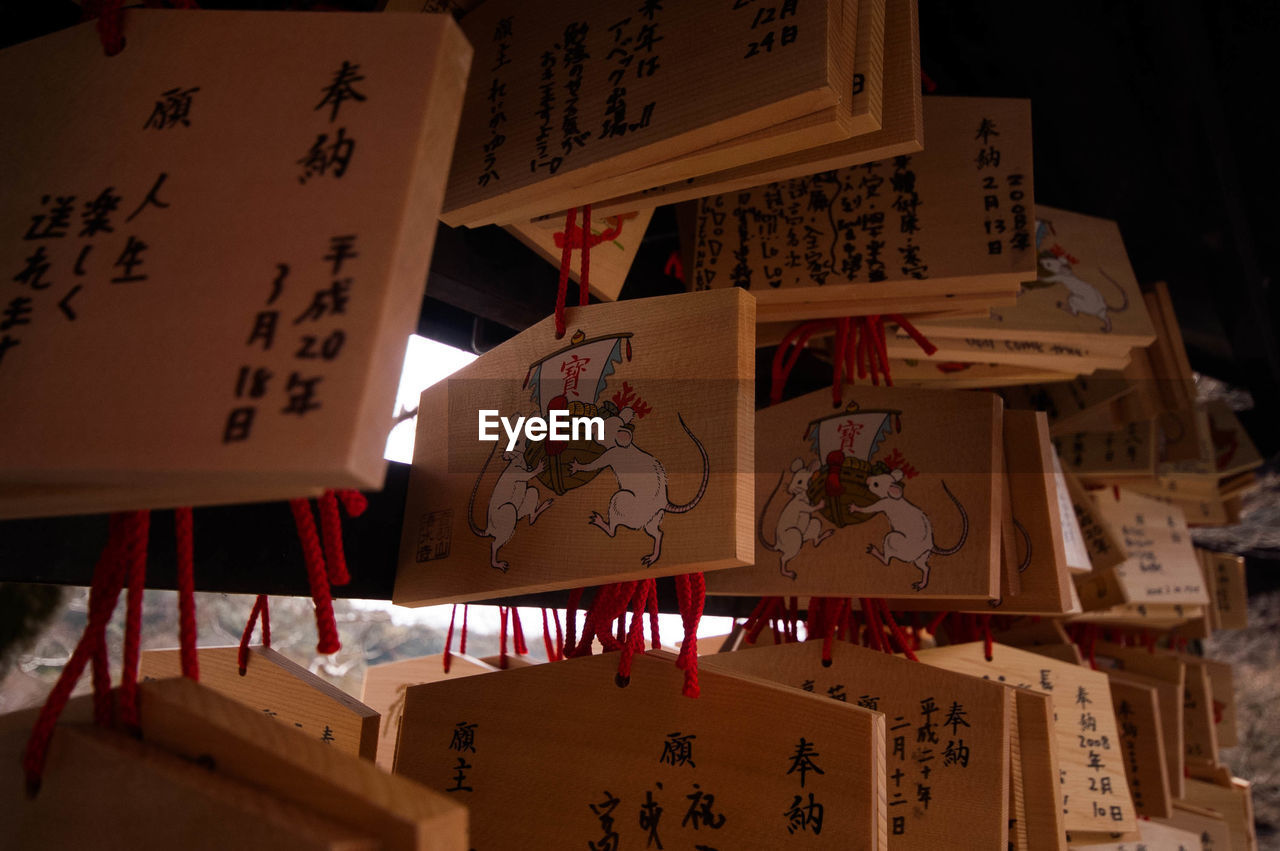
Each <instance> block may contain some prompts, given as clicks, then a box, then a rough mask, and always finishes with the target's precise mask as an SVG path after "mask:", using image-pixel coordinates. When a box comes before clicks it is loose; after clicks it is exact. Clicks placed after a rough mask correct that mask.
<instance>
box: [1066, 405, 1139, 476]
mask: <svg viewBox="0 0 1280 851" xmlns="http://www.w3.org/2000/svg"><path fill="white" fill-rule="evenodd" d="M1053 443H1054V446H1056V447H1057V449H1058V457H1059V458H1061V459H1062V466H1063V469H1065V470H1066V471H1067V472H1069V473H1072V474H1073V475H1075V476H1077V477H1078V478H1079V479H1080V480H1081V481H1083V482H1085V483H1086V484H1089V485H1094V486H1099V485H1109V484H1112V482H1113V481H1115V480H1120V479H1126V478H1135V477H1137V478H1149V477H1153V476H1155V472H1156V429H1155V421H1154V420H1147V421H1145V422H1140V423H1129V424H1128V425H1127V426H1125V427H1124V428H1123V429H1120V430H1118V431H1106V432H1077V433H1075V434H1058V435H1054V438H1053Z"/></svg>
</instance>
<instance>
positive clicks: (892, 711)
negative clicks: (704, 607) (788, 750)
mask: <svg viewBox="0 0 1280 851" xmlns="http://www.w3.org/2000/svg"><path fill="white" fill-rule="evenodd" d="M700 665H701V670H702V671H709V670H714V671H721V672H724V673H729V674H740V675H742V674H745V675H747V676H750V677H758V678H760V679H763V680H768V681H770V682H776V683H781V684H783V685H787V686H792V687H794V688H796V689H800V690H803V691H808V692H812V693H813V694H816V695H820V696H821V695H825V696H826V697H830V698H833V699H835V700H840V701H846V702H849V703H855V704H857V705H858V706H862V707H865V708H867V709H872V710H875V711H877V712H883V713H884V718H885V730H886V732H885V735H886V743H885V749H886V751H887V752H888V758H887V760H888V761H887V763H886V766H885V770H886V771H887V772H888V816H889V847H890V848H924V849H931V848H935V847H937V846H938V844H939V843H942V844H946V843H947V842H948V841H954V840H955V833H954V831H955V825H956V824H957V823H959V822H961V821H963V823H964V824H965V826H966V827H965V834H966V841H968V842H971V843H973V846H974V847H995V845H997V844H998V843H999V842H1000V841H1001V839H1003V838H1004V837H1005V836H1007V832H1008V819H1009V811H1008V794H1007V789H1008V787H1009V761H1010V755H1009V739H1010V725H1011V723H1012V713H1013V693H1012V691H1011V690H1010V689H1006V688H1002V687H1001V686H999V685H997V684H995V683H992V682H988V681H984V680H981V679H978V678H977V677H969V676H965V675H963V674H953V673H951V672H949V671H938V670H936V669H934V668H932V667H929V666H922V665H921V664H920V663H918V662H909V661H907V660H906V659H901V658H897V657H894V656H889V655H886V654H885V653H881V652H880V651H877V650H868V649H865V648H862V647H858V646H856V645H852V644H848V643H845V642H835V643H834V645H833V646H832V648H831V658H830V659H829V660H827V661H825V662H824V660H823V649H822V642H821V641H804V642H794V643H790V644H780V645H775V646H772V647H769V646H759V647H752V648H748V649H743V650H739V651H737V652H734V653H717V654H715V655H713V656H708V657H706V658H705V659H703V660H701V661H700ZM997 794H1004V796H1005V798H1004V800H1005V805H1004V806H1000V805H998V799H997Z"/></svg>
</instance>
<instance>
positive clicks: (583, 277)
mask: <svg viewBox="0 0 1280 851" xmlns="http://www.w3.org/2000/svg"><path fill="white" fill-rule="evenodd" d="M596 243H597V240H596V238H595V237H594V236H593V235H592V234H591V205H590V204H583V205H582V270H581V272H580V273H579V274H578V304H580V305H582V304H586V303H587V302H588V301H590V300H591V298H590V286H589V285H588V283H587V282H588V281H589V280H591V246H592V245H594V244H596Z"/></svg>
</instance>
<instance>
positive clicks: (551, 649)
mask: <svg viewBox="0 0 1280 851" xmlns="http://www.w3.org/2000/svg"><path fill="white" fill-rule="evenodd" d="M542 646H543V647H545V648H546V650H547V661H548V662H554V661H556V648H555V645H554V644H552V643H551V624H550V623H549V622H548V621H547V607H546V606H543V607H542Z"/></svg>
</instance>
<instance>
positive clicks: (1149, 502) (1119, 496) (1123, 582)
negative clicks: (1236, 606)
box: [1076, 489, 1209, 610]
mask: <svg viewBox="0 0 1280 851" xmlns="http://www.w3.org/2000/svg"><path fill="white" fill-rule="evenodd" d="M1094 506H1095V508H1096V510H1097V511H1098V513H1099V514H1100V515H1102V516H1103V517H1104V518H1106V522H1107V524H1108V525H1109V526H1110V527H1111V528H1113V529H1121V530H1122V531H1123V535H1124V548H1125V551H1126V552H1127V553H1128V554H1129V557H1128V558H1127V559H1126V560H1125V561H1124V562H1122V563H1120V564H1119V565H1117V566H1115V567H1113V568H1109V569H1107V570H1103V571H1094V572H1093V573H1090V574H1084V575H1081V576H1077V577H1076V584H1077V587H1078V588H1079V590H1080V600H1081V602H1082V603H1083V605H1084V607H1085V609H1086V610H1092V609H1099V608H1107V607H1109V606H1111V605H1115V604H1120V603H1146V604H1152V603H1160V604H1177V603H1181V604H1184V605H1186V604H1190V605H1206V604H1208V602H1209V595H1208V592H1207V591H1206V589H1205V584H1204V577H1203V576H1202V575H1201V573H1200V565H1199V562H1198V561H1197V559H1196V556H1195V552H1194V550H1193V549H1192V545H1191V534H1190V532H1189V531H1188V529H1187V524H1186V520H1185V519H1184V517H1183V514H1182V511H1181V510H1180V509H1179V508H1178V507H1177V506H1173V505H1169V504H1167V503H1164V502H1161V501H1159V500H1155V499H1151V498H1149V497H1145V496H1140V495H1138V494H1134V493H1130V492H1128V491H1125V490H1121V489H1117V490H1115V491H1114V492H1108V491H1101V492H1100V493H1099V497H1098V499H1097V500H1095V501H1094Z"/></svg>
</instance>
